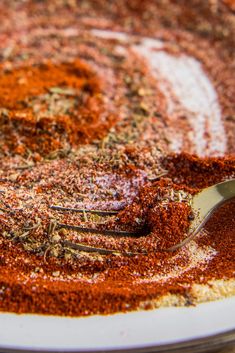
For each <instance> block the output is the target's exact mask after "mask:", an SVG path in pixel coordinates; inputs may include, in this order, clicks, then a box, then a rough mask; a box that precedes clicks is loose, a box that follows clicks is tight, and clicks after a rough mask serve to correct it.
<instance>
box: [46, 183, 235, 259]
mask: <svg viewBox="0 0 235 353" xmlns="http://www.w3.org/2000/svg"><path fill="white" fill-rule="evenodd" d="M233 197H235V179H231V180H227V181H224V182H222V183H219V184H215V185H212V186H210V187H208V188H205V189H203V190H202V191H201V192H199V193H198V194H196V195H194V196H193V198H192V200H191V207H192V211H193V213H194V215H195V218H194V220H193V221H192V222H191V224H190V227H189V232H188V236H187V237H186V238H185V239H184V240H183V241H182V242H180V243H178V244H176V245H174V246H172V247H170V248H168V249H163V250H165V251H169V252H172V251H175V250H177V249H179V248H181V247H182V246H184V245H186V244H187V243H188V242H189V241H191V240H192V239H193V238H194V237H195V235H196V234H197V233H198V232H199V231H200V229H201V228H202V227H203V226H204V224H205V223H206V221H207V220H208V218H209V217H210V216H211V214H212V213H213V212H214V211H215V210H216V209H217V208H218V207H219V206H220V205H221V204H223V203H224V202H226V201H227V200H229V199H232V198H233ZM50 208H51V209H54V210H56V211H62V212H78V213H84V211H85V212H88V213H94V214H98V215H101V216H110V215H114V214H117V213H118V211H110V210H108V211H103V210H84V209H77V208H70V207H62V206H57V205H51V206H50ZM57 226H58V227H59V228H66V229H71V230H75V231H78V232H81V233H82V232H83V233H96V234H104V235H107V236H125V237H138V236H140V235H142V234H140V232H136V231H135V232H128V231H119V230H109V229H107V230H105V229H96V228H88V227H81V226H76V225H69V224H64V223H57ZM67 243H70V246H74V247H76V248H77V249H80V250H83V251H87V252H95V251H96V252H98V253H100V254H110V253H122V252H120V251H117V250H115V249H113V250H108V249H103V248H95V247H91V246H88V245H85V244H75V243H71V242H67ZM163 250H162V249H161V251H163ZM143 253H145V252H141V253H131V252H126V253H122V254H126V255H136V254H143ZM145 254H146V253H145Z"/></svg>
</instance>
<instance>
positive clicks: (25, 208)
mask: <svg viewBox="0 0 235 353" xmlns="http://www.w3.org/2000/svg"><path fill="white" fill-rule="evenodd" d="M72 4H73V2H66V3H65V4H64V3H63V2H50V1H49V2H45V3H42V2H35V1H29V2H27V5H25V3H22V2H14V3H13V2H10V3H9V2H8V1H2V2H1V3H0V19H1V24H2V27H3V30H2V33H1V34H0V60H1V67H0V70H1V76H0V106H1V110H0V125H1V129H0V138H1V146H0V153H1V159H0V310H1V311H11V312H16V313H41V314H50V315H55V314H56V315H67V316H68V315H70V316H79V315H91V314H110V313H114V312H118V311H123V312H125V311H130V310H135V309H138V308H144V309H151V308H153V307H154V306H155V305H158V304H156V303H155V301H156V300H161V298H163V297H164V296H167V295H168V294H174V295H177V296H178V298H180V303H181V304H182V303H183V304H184V305H192V304H194V303H196V302H197V301H200V300H201V297H200V295H198V294H197V293H195V288H194V285H195V284H197V285H206V286H207V294H206V296H207V298H205V297H203V298H202V300H208V297H209V299H213V298H214V297H213V294H214V292H213V286H215V288H216V290H217V291H218V287H216V281H220V288H221V287H222V289H221V292H220V293H219V296H221V297H223V296H227V295H232V294H234V292H232V290H230V289H229V288H230V283H234V282H233V281H234V261H235V256H234V255H235V254H234V235H235V217H234V215H235V201H234V200H232V201H231V202H229V203H227V204H226V205H224V206H222V207H221V208H220V209H219V210H218V211H217V212H216V213H215V214H214V215H213V216H212V218H211V219H210V220H209V221H208V223H207V224H206V226H205V228H204V231H203V232H201V233H200V234H198V236H197V237H196V238H195V239H194V240H193V241H191V242H190V243H189V244H187V246H185V247H184V248H182V249H180V250H178V251H177V252H174V253H168V252H165V251H162V249H163V248H165V247H168V246H171V245H174V244H175V243H177V242H178V241H179V240H182V239H183V238H184V237H185V235H186V232H187V229H188V226H189V223H190V216H191V214H190V212H191V210H190V207H189V204H188V197H190V195H193V194H195V193H196V192H198V191H200V190H201V189H202V188H204V187H206V186H209V185H212V184H214V183H217V182H220V181H223V180H227V179H229V178H235V158H234V157H233V156H232V155H231V156H225V157H223V158H199V157H197V156H194V155H189V154H186V153H180V154H173V155H172V154H169V151H171V148H170V145H171V137H172V135H171V128H174V127H175V126H176V125H177V124H178V123H179V122H178V120H177V121H174V117H173V119H172V117H171V114H169V111H168V109H167V104H166V98H165V97H164V94H163V93H162V92H160V90H159V91H158V89H156V87H158V86H157V85H156V81H157V82H158V81H159V77H158V76H157V77H152V75H151V73H150V70H149V67H148V65H147V64H146V62H144V61H143V60H142V59H140V58H139V57H138V56H137V55H135V54H134V53H133V51H132V50H129V48H128V45H129V43H124V44H123V45H122V46H120V45H119V44H120V41H118V40H117V41H116V40H115V39H112V40H109V41H107V40H105V39H102V38H98V37H94V35H93V34H92V31H91V29H94V28H95V29H106V30H111V31H114V32H115V31H124V32H126V33H129V34H131V35H133V34H134V35H136V34H138V35H140V38H141V37H143V36H146V37H148V38H158V39H162V40H163V41H166V42H168V45H167V50H168V51H169V53H175V55H180V53H183V54H189V55H191V56H193V57H195V58H197V59H198V60H199V61H200V62H201V64H202V66H203V69H205V72H206V73H207V74H208V77H209V78H210V79H211V81H212V82H213V83H214V86H215V89H216V92H217V94H218V97H219V103H220V105H221V111H222V116H223V124H224V127H225V130H226V133H227V140H228V142H227V150H226V151H227V153H234V136H235V135H234V126H235V125H234V99H233V97H234V89H235V84H234V79H233V75H232V73H233V69H234V51H233V48H234V38H235V36H234V33H235V26H234V16H233V15H232V14H231V11H230V10H229V9H233V4H232V3H231V1H223V2H211V1H210V2H209V1H208V2H205V1H199V2H198V0H195V1H194V0H192V1H191V2H190V4H189V2H188V1H185V0H184V1H182V2H175V1H169V6H166V2H165V1H158V2H157V3H156V2H154V1H150V0H149V1H148V0H147V1H144V2H143V1H142V2H141V1H139V0H133V1H131V2H130V3H128V4H127V3H126V1H125V0H120V1H118V2H104V1H102V0H101V1H100V0H97V1H96V2H92V1H87V0H84V1H81V6H73V5H72ZM17 15H19V16H20V19H21V20H22V18H23V19H24V21H21V20H20V21H19V22H18V21H15V19H16V17H17ZM78 18H79V26H78ZM143 24H144V25H143ZM25 32H27V33H28V37H27V41H25V40H24V38H23V37H24V36H22V33H25ZM22 38H23V39H22ZM94 38H95V39H94ZM39 39H40V40H39ZM131 40H132V41H133V43H132V44H136V42H135V41H137V42H138V39H137V37H135V39H133V38H132V39H131ZM12 43H13V44H14V45H12ZM45 58H46V59H45ZM78 58H79V59H78ZM172 69H173V68H172ZM106 76H107V77H106ZM160 83H161V82H160ZM172 97H173V98H175V97H174V95H173V96H172ZM195 119H196V117H195ZM180 120H181V122H180V127H182V130H183V132H184V135H185V136H183V141H182V143H183V145H182V146H183V147H182V150H186V151H191V150H194V147H195V146H194V143H195V144H197V143H198V141H193V140H192V139H190V138H189V137H190V132H191V125H190V124H189V122H188V120H187V119H185V117H184V114H182V116H181V117H180ZM173 130H174V129H173ZM205 134H208V129H207V127H205ZM102 138H103V139H102ZM207 138H208V139H209V137H208V136H207ZM208 139H207V140H208ZM81 144H87V145H86V146H85V145H82V146H81ZM58 150H62V151H63V153H62V152H61V154H60V153H58ZM54 152H55V153H54ZM51 153H52V155H51ZM53 153H54V154H53ZM48 154H49V156H48ZM64 156H66V158H64V159H60V158H61V157H64ZM44 157H48V158H45V159H44ZM49 157H50V158H51V159H53V158H55V159H56V160H55V161H51V160H50V159H49ZM154 180H155V181H154ZM56 203H58V204H62V205H65V206H68V205H71V204H72V205H74V207H82V208H86V207H87V208H100V209H101V210H102V209H103V210H104V209H105V210H110V209H113V208H114V209H116V210H120V212H119V213H118V215H117V218H115V217H116V216H114V217H110V218H108V219H107V220H106V221H101V220H100V218H94V217H93V218H92V216H89V215H88V214H87V213H86V212H84V213H83V214H82V215H78V214H74V213H72V212H68V213H66V214H64V213H59V212H58V213H55V212H54V211H53V210H52V209H51V208H50V205H51V204H56ZM58 222H64V223H68V224H72V223H73V224H77V225H81V226H86V225H88V226H100V227H102V228H106V227H107V228H108V227H112V228H113V227H117V229H124V230H125V229H130V230H139V231H140V233H141V232H142V234H140V236H139V237H136V238H126V237H105V236H103V235H100V234H98V235H94V234H85V235H84V234H82V233H81V234H79V233H76V232H74V231H68V230H65V229H60V228H58V227H57V223H58ZM66 240H67V241H70V242H73V243H76V244H78V243H82V244H87V245H90V246H94V247H101V248H107V249H111V250H112V249H113V250H117V251H113V252H112V254H110V255H105V256H103V255H101V254H100V253H99V252H97V253H92V254H89V253H86V252H83V251H79V250H76V249H74V248H70V247H69V246H68V245H66V244H65V241H66ZM123 252H131V253H134V255H133V256H127V255H124V254H123ZM135 253H138V254H135ZM214 281H215V282H214ZM221 283H223V285H222V286H221ZM204 289H205V288H204ZM202 292H203V291H202ZM171 304H173V305H174V304H175V302H174V303H172V302H171Z"/></svg>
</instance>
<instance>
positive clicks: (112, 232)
mask: <svg viewBox="0 0 235 353" xmlns="http://www.w3.org/2000/svg"><path fill="white" fill-rule="evenodd" d="M57 226H58V227H59V228H65V229H72V230H75V231H77V232H81V233H93V234H103V235H116V236H120V237H137V236H140V234H139V233H138V232H127V231H122V230H112V229H96V228H87V227H81V226H75V225H71V224H65V223H57Z"/></svg>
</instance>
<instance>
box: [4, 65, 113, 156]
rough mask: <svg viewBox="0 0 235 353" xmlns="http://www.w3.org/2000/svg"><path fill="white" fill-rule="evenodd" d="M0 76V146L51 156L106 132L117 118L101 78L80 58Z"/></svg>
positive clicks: (25, 152)
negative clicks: (107, 104) (106, 101)
mask: <svg viewBox="0 0 235 353" xmlns="http://www.w3.org/2000/svg"><path fill="white" fill-rule="evenodd" d="M0 71H2V73H1V76H0V106H1V109H0V124H1V139H2V144H1V147H0V150H1V151H2V152H4V153H5V154H8V153H9V152H13V153H19V154H22V155H27V152H28V151H31V153H35V152H36V153H38V154H40V155H44V156H45V155H48V154H49V153H50V152H53V151H55V150H59V149H64V148H67V149H70V148H71V146H74V145H78V144H83V143H89V142H91V141H93V140H95V139H98V138H102V137H103V136H105V135H106V133H107V131H108V130H109V129H110V126H112V124H113V123H114V121H115V119H114V116H112V115H111V114H109V113H107V110H106V109H107V107H105V104H104V99H103V96H102V82H100V80H99V79H98V77H96V75H95V73H94V72H93V71H92V69H91V68H90V67H89V66H88V65H87V64H85V63H84V62H82V61H80V60H75V61H73V62H70V63H61V64H53V63H52V62H47V63H44V64H41V65H37V66H24V67H19V68H15V69H13V70H11V71H6V72H5V71H4V69H3V68H1V67H0Z"/></svg>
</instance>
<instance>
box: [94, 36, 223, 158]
mask: <svg viewBox="0 0 235 353" xmlns="http://www.w3.org/2000/svg"><path fill="white" fill-rule="evenodd" d="M92 33H93V34H94V35H95V36H98V37H101V38H106V39H116V40H119V41H120V42H123V43H126V42H128V41H129V40H130V39H131V38H132V37H130V36H129V35H127V34H125V33H122V32H112V31H104V30H92ZM119 47H120V45H119ZM132 49H133V50H134V51H135V52H137V53H138V54H139V55H141V56H142V57H144V58H145V59H146V60H147V62H148V64H149V66H150V68H151V70H152V73H153V75H154V76H155V77H156V80H157V86H159V87H158V88H159V89H160V90H161V91H162V93H163V94H164V96H165V98H166V100H167V113H168V114H169V117H170V119H173V120H175V121H177V120H178V119H179V118H180V117H181V116H182V115H183V116H184V117H185V118H186V119H187V121H188V123H189V124H190V127H191V129H190V131H189V132H188V136H187V137H188V139H189V140H190V142H191V143H192V146H193V147H191V151H190V152H191V153H196V154H198V155H199V156H202V157H203V156H213V155H223V154H224V152H225V150H226V135H225V131H224V127H223V123H222V117H221V109H220V105H219V102H218V97H217V93H216V91H215V89H214V87H213V84H212V83H211V81H210V79H209V78H208V76H207V75H206V73H205V71H204V69H203V67H202V65H201V64H200V63H199V62H198V61H197V60H196V59H195V58H193V57H190V56H188V55H186V54H181V55H179V56H176V55H173V54H170V53H168V52H166V51H165V50H164V42H162V41H160V40H156V39H152V38H145V37H143V38H142V40H141V41H140V43H138V44H137V45H136V44H134V45H132ZM176 125H177V124H176ZM171 130H172V134H171V138H172V141H171V144H170V147H171V150H172V151H173V152H181V151H182V150H183V146H182V141H183V138H184V136H183V135H182V132H181V131H180V129H179V128H178V129H177V126H176V127H174V129H173V128H172V127H171ZM184 134H185V132H184Z"/></svg>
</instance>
